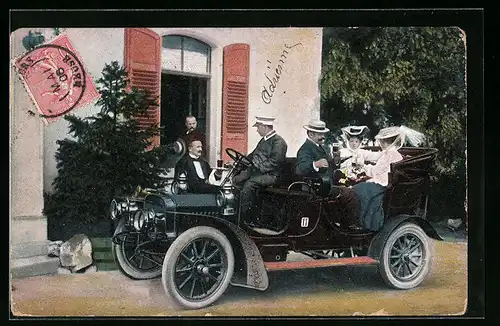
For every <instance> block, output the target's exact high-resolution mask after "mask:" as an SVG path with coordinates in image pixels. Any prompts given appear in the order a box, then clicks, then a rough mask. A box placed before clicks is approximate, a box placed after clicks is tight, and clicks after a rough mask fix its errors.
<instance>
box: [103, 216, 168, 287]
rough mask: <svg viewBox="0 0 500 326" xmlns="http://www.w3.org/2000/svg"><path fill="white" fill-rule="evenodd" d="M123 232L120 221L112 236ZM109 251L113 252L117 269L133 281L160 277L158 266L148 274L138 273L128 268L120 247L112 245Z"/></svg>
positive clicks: (122, 224)
mask: <svg viewBox="0 0 500 326" xmlns="http://www.w3.org/2000/svg"><path fill="white" fill-rule="evenodd" d="M124 230H125V223H124V221H123V220H122V221H120V222H119V224H118V226H117V227H116V230H115V233H114V234H118V233H120V232H123V231H124ZM111 249H112V251H113V257H114V258H115V262H116V263H117V265H118V267H119V268H120V270H121V271H122V272H123V273H124V274H125V275H127V276H128V277H129V278H131V279H134V280H149V279H152V278H157V277H159V276H160V275H161V266H158V268H157V269H154V270H152V271H148V272H139V271H138V270H137V269H135V268H134V267H132V266H130V264H129V262H128V260H127V259H126V258H125V257H124V255H123V253H122V250H121V245H119V244H118V245H117V244H114V243H113V245H112V247H111Z"/></svg>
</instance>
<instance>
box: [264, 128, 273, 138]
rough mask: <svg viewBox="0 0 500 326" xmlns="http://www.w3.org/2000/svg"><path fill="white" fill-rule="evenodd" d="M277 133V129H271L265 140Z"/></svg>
mask: <svg viewBox="0 0 500 326" xmlns="http://www.w3.org/2000/svg"><path fill="white" fill-rule="evenodd" d="M274 135H276V130H271V131H270V132H268V133H267V134H266V135H265V136H264V140H268V139H269V138H271V137H272V136H274Z"/></svg>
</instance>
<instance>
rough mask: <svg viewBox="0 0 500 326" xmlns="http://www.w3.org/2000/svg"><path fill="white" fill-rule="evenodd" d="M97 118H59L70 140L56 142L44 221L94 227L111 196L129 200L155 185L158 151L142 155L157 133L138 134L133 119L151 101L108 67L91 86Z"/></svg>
mask: <svg viewBox="0 0 500 326" xmlns="http://www.w3.org/2000/svg"><path fill="white" fill-rule="evenodd" d="M97 84H98V89H99V93H100V95H101V96H100V99H99V100H98V102H97V105H98V106H99V107H100V112H98V113H97V114H95V115H94V116H90V117H85V118H80V117H77V116H75V115H67V116H65V117H64V119H65V120H67V121H68V122H69V134H70V135H71V136H72V139H69V138H66V139H63V140H58V141H57V144H58V145H59V148H58V150H57V152H56V154H55V157H56V161H57V170H58V175H57V177H56V178H55V180H54V182H53V192H52V193H46V194H45V207H44V214H45V215H46V216H48V217H49V218H54V219H56V220H58V219H64V220H70V221H80V222H84V223H88V222H96V221H98V220H100V219H107V218H108V207H109V204H110V201H111V200H112V198H113V197H115V196H121V195H130V194H131V193H132V192H133V191H134V189H135V188H136V187H137V185H139V184H140V185H145V186H149V187H152V186H155V185H157V184H158V183H159V182H160V179H159V177H158V175H159V173H160V172H161V168H160V166H159V163H160V159H161V158H162V155H163V153H164V151H163V149H162V148H160V147H155V148H153V149H151V150H148V149H149V148H150V147H152V146H151V144H152V136H153V135H155V134H158V133H159V131H160V128H159V127H158V126H152V127H149V128H147V129H145V128H141V126H139V124H138V120H137V119H136V117H138V116H143V117H144V116H147V111H146V109H147V108H148V107H149V106H151V105H154V104H155V101H156V99H151V97H150V96H149V95H148V94H147V93H146V92H144V91H140V90H137V89H136V88H132V89H128V87H127V86H128V84H129V79H128V74H127V72H126V70H125V69H124V67H123V66H120V65H119V64H118V62H116V61H113V62H111V63H110V64H106V65H105V67H104V69H103V70H102V76H101V78H99V80H98V81H97Z"/></svg>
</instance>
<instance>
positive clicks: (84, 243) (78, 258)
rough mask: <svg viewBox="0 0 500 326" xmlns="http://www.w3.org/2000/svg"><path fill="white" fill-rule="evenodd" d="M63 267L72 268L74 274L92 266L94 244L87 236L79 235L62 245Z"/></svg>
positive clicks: (61, 257)
mask: <svg viewBox="0 0 500 326" xmlns="http://www.w3.org/2000/svg"><path fill="white" fill-rule="evenodd" d="M59 259H60V261H61V266H64V267H70V268H71V271H72V272H76V271H79V270H81V269H83V268H85V267H87V266H90V265H92V243H91V242H90V239H89V238H88V237H87V236H86V235H85V234H77V235H75V236H73V237H72V238H71V239H69V240H68V241H66V242H64V243H63V244H62V245H61V249H60V256H59Z"/></svg>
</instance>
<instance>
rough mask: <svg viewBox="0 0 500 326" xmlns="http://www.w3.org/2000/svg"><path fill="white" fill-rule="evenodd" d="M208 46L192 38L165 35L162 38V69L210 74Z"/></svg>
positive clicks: (209, 50)
mask: <svg viewBox="0 0 500 326" xmlns="http://www.w3.org/2000/svg"><path fill="white" fill-rule="evenodd" d="M210 52H211V49H210V46H209V45H208V44H205V43H203V42H200V41H198V40H196V39H194V38H191V37H187V36H180V35H166V36H163V38H162V69H165V70H168V71H177V72H186V73H194V74H201V75H209V74H210Z"/></svg>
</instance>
